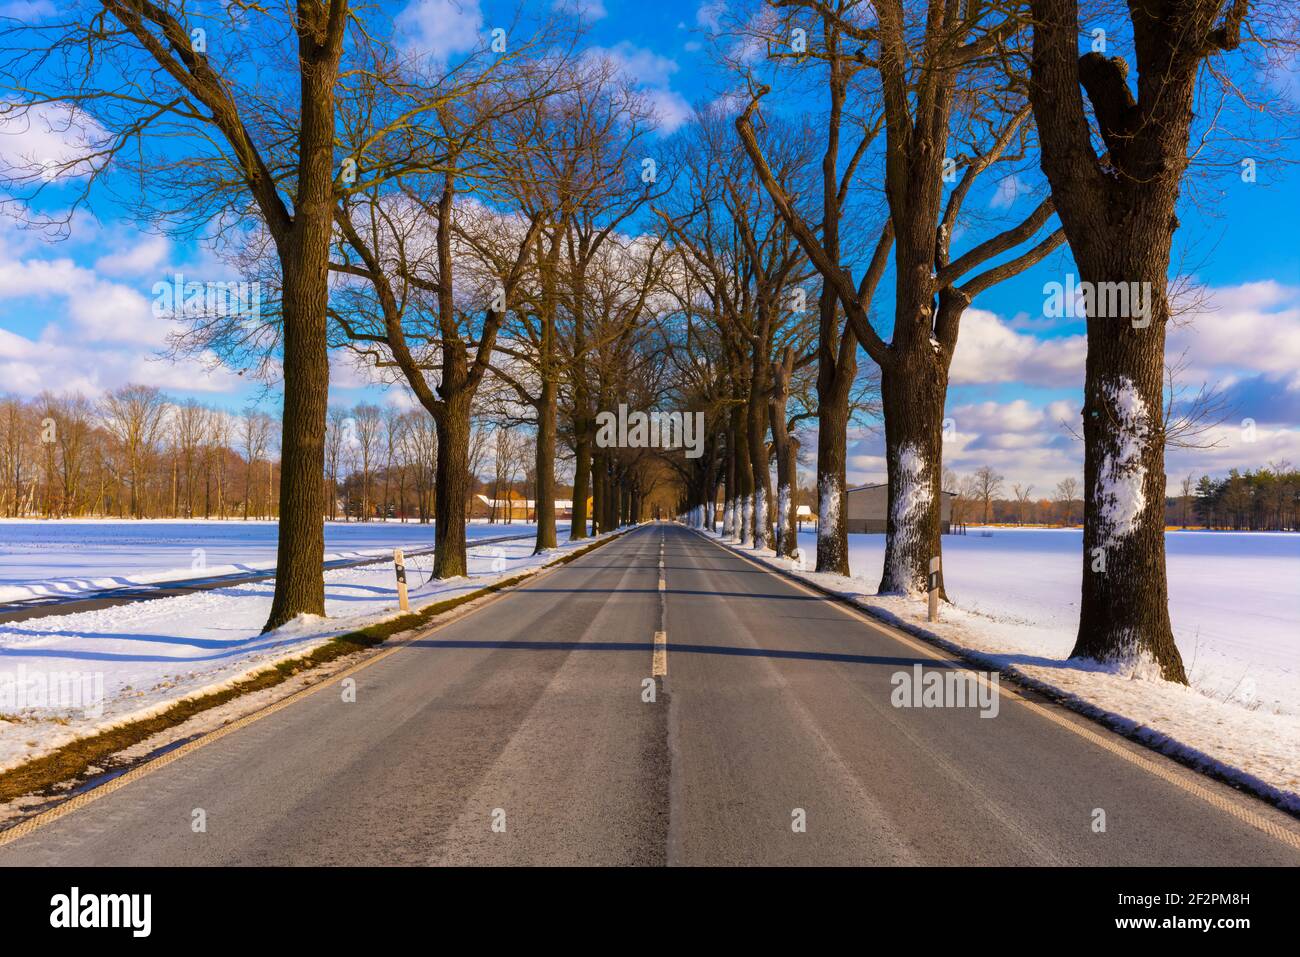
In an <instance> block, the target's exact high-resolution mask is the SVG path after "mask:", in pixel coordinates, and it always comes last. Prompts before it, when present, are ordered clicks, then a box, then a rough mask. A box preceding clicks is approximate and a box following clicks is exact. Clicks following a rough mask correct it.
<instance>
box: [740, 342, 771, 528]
mask: <svg viewBox="0 0 1300 957" xmlns="http://www.w3.org/2000/svg"><path fill="white" fill-rule="evenodd" d="M754 364H755V365H756V366H766V365H767V362H766V360H765V359H763V358H762V357H761V356H758V355H755V356H754ZM767 418H768V416H767V376H766V374H761V375H760V374H757V373H756V374H755V375H754V377H753V378H752V379H751V380H750V391H749V401H748V403H746V406H745V419H746V422H745V428H746V435H745V440H746V441H745V444H746V446H747V447H748V449H749V470H750V473H751V474H752V476H753V483H754V496H753V498H754V518H753V545H754V547H755V548H766V547H767V546H768V545H770V544H771V542H772V515H773V512H774V511H775V505H774V503H773V501H772V471H771V469H770V468H769V467H768V457H767V443H766V442H765V441H763V437H764V435H765V434H766V433H767Z"/></svg>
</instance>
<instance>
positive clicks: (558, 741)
mask: <svg viewBox="0 0 1300 957" xmlns="http://www.w3.org/2000/svg"><path fill="white" fill-rule="evenodd" d="M661 542H662V545H663V553H664V567H665V571H664V578H665V582H666V590H665V591H664V592H662V593H661V592H660V591H659V587H658V580H659V555H660V548H661ZM660 630H663V631H666V632H667V642H668V658H667V661H668V668H667V676H666V677H665V678H664V679H662V680H661V681H660V682H659V683H658V684H654V689H655V691H656V694H655V699H656V700H655V701H654V702H653V703H646V702H645V701H643V694H644V688H645V682H646V679H647V678H649V676H650V674H651V658H652V651H653V647H654V633H655V632H656V631H660ZM917 661H920V662H921V663H922V664H924V665H925V666H926V667H927V668H929V667H932V666H934V664H935V663H934V662H933V661H932V660H931V659H928V658H924V657H919V656H918V654H917V652H916V651H915V650H913V649H912V648H909V647H908V646H907V645H906V644H904V643H902V642H900V641H899V640H897V639H896V638H894V637H893V636H891V635H890V634H889V633H888V632H886V631H884V630H882V629H878V628H875V627H873V626H871V625H868V624H864V623H863V622H861V621H859V620H857V619H855V618H854V617H852V616H851V615H850V614H848V613H847V612H846V611H844V610H842V609H841V608H839V607H838V606H837V604H836V603H835V602H833V601H830V600H826V599H822V598H818V597H813V596H810V595H809V594H807V593H806V592H804V591H802V590H801V589H799V588H797V587H795V586H794V585H792V584H791V583H789V582H787V581H785V580H784V579H782V578H780V577H778V576H775V575H773V574H770V573H768V572H765V571H763V570H761V569H758V568H756V567H754V566H752V565H750V564H749V563H747V562H745V561H743V560H742V559H740V558H739V557H737V556H735V555H733V554H731V553H730V552H728V551H726V550H724V549H722V548H720V547H719V546H717V545H715V544H713V543H711V542H709V541H706V540H705V539H703V538H701V537H700V536H698V535H695V534H694V533H692V532H689V531H687V530H686V529H683V528H681V527H678V526H672V525H649V526H646V527H644V528H642V529H639V530H637V531H635V532H633V533H631V534H629V535H627V536H625V537H623V538H622V539H620V540H618V541H616V542H614V543H612V544H609V545H606V546H605V547H603V548H600V549H597V550H596V551H594V552H592V553H591V554H589V555H586V556H584V557H583V558H581V559H578V560H577V561H575V562H573V563H571V564H569V565H566V566H563V567H560V568H558V569H556V570H555V571H553V572H551V573H549V574H546V575H544V576H542V577H541V578H539V579H537V580H536V581H533V582H531V583H529V584H527V585H525V586H524V587H521V588H519V589H518V590H517V591H515V592H513V593H511V594H509V595H507V596H506V597H504V598H502V599H501V600H499V601H496V602H495V603H493V604H490V605H488V606H487V607H485V608H483V609H482V610H480V611H477V612H475V613H473V614H471V615H469V616H467V617H466V618H464V619H462V620H460V621H458V622H455V623H453V624H451V625H449V626H447V627H445V628H443V629H441V630H440V631H438V632H437V633H436V634H434V635H431V636H429V637H428V638H427V639H420V640H418V641H417V642H415V643H413V644H412V645H410V646H407V647H405V648H403V649H401V650H399V651H398V652H396V653H395V654H393V655H390V656H389V657H387V658H385V659H384V660H382V661H379V662H377V663H375V664H374V665H373V666H371V667H368V668H366V669H364V670H362V671H360V672H358V673H357V674H356V675H355V678H356V701H355V703H346V702H344V701H343V700H342V695H341V693H340V690H339V688H338V687H337V686H333V687H327V688H325V689H324V690H322V691H320V692H318V693H316V694H313V695H310V696H308V697H307V698H305V699H303V700H301V701H299V702H297V703H295V704H293V705H291V706H290V707H287V708H285V709H283V710H281V711H278V712H276V713H274V714H272V715H269V716H267V717H266V718H263V719H261V720H259V721H256V722H254V723H252V724H251V725H249V726H247V727H245V728H242V729H240V730H238V731H235V732H234V733H232V734H229V735H227V736H226V737H224V738H222V739H220V740H218V741H215V742H214V743H212V744H210V745H208V746H206V747H204V748H201V749H199V750H197V751H195V752H194V753H192V754H188V755H185V756H183V757H181V758H180V759H179V760H177V761H175V762H173V763H171V764H169V765H167V766H165V767H163V768H161V769H160V770H158V771H157V772H155V773H153V774H150V775H148V776H146V777H144V778H141V779H140V780H137V781H133V782H132V783H130V784H128V785H126V786H125V787H122V788H121V789H119V790H117V791H115V792H113V793H112V794H109V795H107V796H105V797H103V798H102V799H100V800H98V801H95V802H93V803H91V804H89V805H87V806H86V807H83V808H81V809H79V810H77V811H75V812H73V813H71V814H69V815H67V816H65V817H63V818H61V819H59V820H57V821H54V822H53V823H51V824H49V825H47V826H45V827H43V828H40V829H39V830H37V831H35V832H34V833H32V834H30V835H28V836H26V837H24V838H22V839H20V840H18V841H15V842H14V843H12V844H10V845H8V846H7V847H4V848H0V864H5V865H20V864H66V865H97V864H349V865H357V864H642V865H657V864H665V863H668V864H1073V863H1079V864H1229V865H1232V864H1279V865H1286V864H1289V865H1296V864H1300V854H1298V853H1297V852H1296V851H1294V850H1292V849H1290V848H1289V847H1288V846H1286V845H1285V844H1283V843H1282V842H1281V841H1279V840H1277V839H1275V838H1274V837H1272V836H1269V835H1267V834H1265V833H1264V832H1262V831H1260V830H1258V829H1256V828H1254V827H1251V826H1250V825H1248V824H1246V823H1244V822H1242V821H1240V820H1239V819H1238V818H1236V817H1235V816H1233V815H1232V814H1230V813H1227V812H1226V811H1224V810H1222V809H1221V808H1219V807H1216V806H1215V805H1214V804H1211V803H1210V802H1207V801H1205V800H1203V799H1201V798H1199V797H1197V796H1195V795H1193V794H1191V793H1188V792H1187V791H1185V790H1184V789H1182V788H1180V787H1178V786H1177V785H1176V784H1174V783H1170V782H1169V781H1166V780H1164V779H1162V778H1161V777H1158V776H1156V775H1154V774H1152V773H1150V772H1149V771H1146V770H1144V769H1142V768H1140V767H1137V766H1135V765H1133V764H1131V763H1129V762H1127V761H1125V760H1123V759H1122V758H1120V757H1118V756H1117V755H1115V754H1113V753H1111V752H1110V751H1108V750H1107V749H1105V748H1102V747H1099V746H1097V745H1096V744H1093V743H1091V742H1089V741H1087V740H1085V739H1084V738H1081V737H1079V736H1078V735H1076V734H1073V733H1071V732H1070V731H1069V730H1068V729H1066V728H1062V727H1060V726H1059V725H1057V724H1055V723H1054V722H1052V721H1049V720H1047V719H1046V718H1044V717H1043V716H1041V715H1039V714H1036V713H1034V712H1033V711H1031V710H1030V709H1029V708H1027V707H1025V706H1024V705H1023V704H1020V703H1018V702H1016V701H1014V700H1010V698H1008V697H1006V696H1004V697H1003V699H1002V701H1001V706H1000V711H999V714H998V716H997V717H996V718H991V719H990V718H981V717H979V714H978V712H977V711H975V710H972V709H958V708H936V709H901V708H895V707H893V706H892V705H891V703H890V694H891V692H892V691H893V686H892V685H891V683H890V677H891V675H893V674H894V673H895V672H897V671H900V670H906V669H910V668H911V666H912V664H913V663H914V662H917ZM1062 713H1064V712H1062ZM1070 720H1071V721H1079V722H1082V723H1084V724H1087V722H1084V721H1083V719H1081V718H1077V717H1074V716H1070ZM1088 727H1089V728H1091V729H1092V730H1094V731H1095V730H1097V726H1095V725H1091V724H1088ZM1114 740H1115V741H1116V742H1121V739H1119V738H1115V739H1114ZM1121 743H1122V746H1123V747H1125V748H1132V749H1133V750H1135V751H1141V749H1138V748H1136V746H1134V745H1131V744H1129V743H1128V742H1121ZM1141 753H1142V754H1144V755H1146V756H1147V757H1151V754H1150V752H1145V751H1141ZM1157 760H1159V761H1162V762H1164V761H1165V759H1163V758H1157ZM1167 763H1168V767H1169V768H1171V769H1174V770H1175V772H1176V776H1178V777H1180V778H1181V777H1182V776H1186V778H1187V779H1188V780H1193V781H1195V782H1196V783H1197V784H1199V785H1201V786H1203V787H1204V786H1208V787H1211V788H1212V789H1214V792H1215V793H1216V794H1217V795H1219V796H1220V797H1221V798H1223V799H1225V800H1227V801H1230V802H1237V803H1244V804H1246V805H1248V806H1249V807H1251V808H1252V809H1253V810H1254V811H1255V812H1256V813H1260V814H1264V815H1266V816H1268V817H1269V819H1270V820H1274V821H1276V822H1278V823H1280V824H1281V825H1282V826H1283V827H1286V828H1288V829H1295V827H1296V825H1295V822H1294V821H1292V820H1291V819H1290V818H1288V817H1286V816H1285V815H1282V814H1281V813H1280V812H1276V811H1274V810H1273V809H1271V808H1269V807H1267V806H1266V805H1264V804H1263V803H1262V802H1259V801H1257V800H1255V799H1253V798H1250V797H1247V796H1243V795H1239V794H1237V793H1236V792H1235V791H1233V790H1231V789H1230V788H1227V787H1225V786H1222V785H1219V784H1217V783H1214V782H1210V781H1208V780H1207V779H1205V778H1202V777H1199V776H1197V775H1194V774H1193V773H1192V772H1190V771H1187V770H1186V769H1182V768H1179V767H1177V766H1176V765H1174V764H1173V763H1172V762H1167ZM196 808H202V809H203V810H204V812H205V814H206V820H207V830H206V832H205V833H195V832H194V831H193V830H192V828H191V821H192V820H193V812H194V810H195V809H196ZM1096 808H1102V809H1104V810H1105V812H1106V820H1107V828H1106V831H1105V832H1104V833H1094V831H1093V829H1092V826H1091V825H1092V821H1093V811H1094V809H1096ZM800 811H801V812H802V816H803V818H804V820H806V830H805V831H803V832H796V831H795V830H794V829H793V828H792V821H793V820H795V817H794V815H797V814H798V813H799V812H800ZM494 823H495V824H496V828H497V829H494ZM502 824H504V831H502V830H500V828H501V826H502Z"/></svg>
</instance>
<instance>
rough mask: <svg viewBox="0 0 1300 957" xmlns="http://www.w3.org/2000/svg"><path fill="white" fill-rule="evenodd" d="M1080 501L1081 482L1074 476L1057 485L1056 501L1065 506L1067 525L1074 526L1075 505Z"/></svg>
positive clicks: (1062, 480)
mask: <svg viewBox="0 0 1300 957" xmlns="http://www.w3.org/2000/svg"><path fill="white" fill-rule="evenodd" d="M1078 499H1079V481H1078V479H1075V478H1074V477H1073V476H1071V477H1069V478H1063V479H1061V481H1059V482H1057V483H1056V500H1057V501H1058V502H1060V503H1061V504H1062V505H1064V506H1065V524H1066V525H1072V524H1074V503H1075V502H1076V501H1078Z"/></svg>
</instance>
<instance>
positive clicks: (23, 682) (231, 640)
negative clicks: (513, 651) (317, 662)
mask: <svg viewBox="0 0 1300 957" xmlns="http://www.w3.org/2000/svg"><path fill="white" fill-rule="evenodd" d="M617 534H620V533H619V532H611V533H608V534H606V535H601V536H597V537H593V538H588V539H583V540H581V541H578V542H565V543H564V544H562V545H560V546H559V547H557V548H555V549H553V550H549V551H547V552H545V553H543V554H541V555H533V554H532V548H533V543H532V542H531V541H526V542H502V543H496V544H492V545H485V546H471V547H470V548H469V549H468V553H467V557H468V563H469V575H468V576H466V577H463V578H458V579H449V580H443V581H437V582H433V583H429V584H421V582H422V581H423V578H424V575H423V574H421V568H420V566H419V565H417V564H415V563H413V562H411V561H408V563H407V574H408V580H409V581H410V583H411V596H410V598H411V607H412V612H413V613H418V612H420V610H421V609H427V608H429V606H431V605H435V604H439V603H442V602H446V601H449V600H455V599H463V598H465V597H466V596H468V595H471V594H473V593H475V592H478V591H480V590H482V589H484V588H486V587H488V586H491V585H494V584H497V583H500V582H503V581H508V580H512V579H516V578H521V577H527V576H531V575H533V574H536V573H537V572H539V571H541V570H542V569H543V568H545V567H547V566H550V565H554V564H556V563H557V562H561V561H565V560H567V559H568V558H569V557H570V556H571V555H572V554H573V553H574V552H576V551H580V550H582V549H584V548H587V547H589V546H591V545H593V544H595V543H600V542H604V541H606V540H608V539H609V538H610V537H612V536H614V535H617ZM430 560H431V559H430V558H429V557H425V558H424V559H423V562H422V564H423V565H424V568H423V571H424V572H426V573H427V570H428V562H429V561H430ZM273 589H274V582H273V580H265V581H262V582H257V583H248V584H241V585H236V586H233V587H229V588H220V589H215V590H213V591H206V592H199V593H195V594H190V595H184V596H178V597H173V598H162V599H157V600H153V601H145V602H137V603H133V604H129V605H120V606H115V607H111V608H106V609H100V610H97V611H91V612H80V613H75V614H70V615H57V616H49V617H46V618H41V619H38V620H34V621H30V622H19V623H16V624H0V664H2V667H0V773H3V772H5V771H10V770H13V769H14V768H17V767H20V766H23V765H26V764H28V763H30V762H32V761H33V760H38V759H40V758H42V757H44V756H48V755H51V754H53V753H54V752H56V751H58V750H59V749H60V748H63V747H65V746H68V745H70V744H72V743H73V742H76V741H79V740H81V739H86V738H90V737H93V736H94V735H97V734H100V733H102V732H105V731H109V730H111V729H114V728H119V727H121V726H124V725H128V724H130V723H132V722H137V721H140V720H143V719H147V718H151V717H154V716H157V715H161V714H163V713H165V712H167V711H168V710H169V709H170V708H172V707H173V706H175V705H177V704H178V703H180V702H183V701H187V700H191V699H199V698H203V697H204V696H207V695H212V694H215V693H218V692H222V691H225V690H227V689H231V688H233V687H235V686H237V685H239V684H240V683H241V682H243V681H245V680H247V679H249V678H251V677H252V676H254V675H257V674H259V673H261V672H264V671H266V670H267V669H269V668H272V667H274V666H276V665H278V664H281V663H283V662H287V661H291V660H293V659H298V658H302V657H303V656H305V655H308V654H310V653H311V652H313V651H314V650H316V649H318V648H320V647H321V646H323V645H325V644H327V643H329V642H330V641H332V640H333V639H335V638H338V637H339V636H342V635H346V634H349V633H352V632H356V631H359V630H361V629H365V628H370V627H374V626H377V625H382V624H383V623H385V622H391V621H393V620H395V619H399V618H401V617H402V616H403V612H401V611H400V610H399V609H398V608H397V607H396V583H395V575H394V570H393V565H392V562H391V561H389V562H386V563H382V564H378V565H366V566H361V567H356V568H346V569H338V570H334V571H330V572H326V573H325V592H326V612H327V614H328V615H329V616H330V617H328V618H318V617H313V616H306V615H304V616H300V617H299V618H296V619H294V620H293V621H291V622H289V623H288V624H286V625H285V626H283V627H282V628H279V629H276V630H275V631H273V632H268V633H267V634H265V635H263V634H260V633H259V632H260V628H261V623H262V622H264V621H265V619H266V615H267V613H268V611H269V608H270V601H271V595H272V593H273ZM315 670H316V669H311V671H308V672H305V673H304V674H311V672H312V671H315ZM57 675H72V676H74V677H76V678H77V679H78V680H81V681H83V685H82V687H83V688H85V687H86V685H85V684H84V682H85V680H86V679H91V680H90V682H89V686H90V689H91V690H92V691H94V692H97V693H96V694H93V695H89V696H88V695H84V694H83V695H82V698H81V699H79V700H76V701H62V700H57V701H54V700H48V699H47V700H45V701H41V700H39V698H38V697H37V696H36V694H35V692H36V691H38V690H39V689H40V686H41V685H42V684H43V685H44V687H45V691H46V692H47V694H50V695H51V696H53V695H52V692H53V689H54V688H55V687H56V677H57ZM291 684H293V682H292V681H291V682H287V683H281V685H277V686H276V688H275V689H271V690H272V691H273V692H274V694H273V698H276V699H278V698H279V697H281V694H280V693H279V691H280V689H281V688H283V687H285V686H287V685H291ZM285 693H286V694H287V693H288V692H287V691H286V692H285ZM24 696H26V697H25V698H24ZM252 697H253V698H259V699H260V698H261V697H262V692H260V691H259V692H256V693H254V695H253V696H252ZM240 700H241V699H240V698H235V699H233V700H232V701H230V702H226V703H225V704H223V705H221V706H220V708H221V709H222V710H223V711H224V710H225V709H227V708H232V709H233V710H234V711H238V712H240V713H242V706H240V705H238V702H239V701H240ZM263 703H264V702H263ZM260 706H261V704H257V705H254V706H252V707H253V709H254V710H255V709H256V707H260ZM205 714H206V711H205V712H204V713H201V714H199V715H197V716H196V717H195V719H192V720H200V721H203V720H207V719H206V718H205V717H204V715H205ZM236 716H237V715H236ZM211 717H212V719H214V720H215V719H216V717H217V716H215V715H214V716H211ZM222 719H223V723H224V720H226V719H229V715H225V714H223V715H222ZM186 724H187V725H188V724H189V722H186ZM200 730H201V728H200ZM186 733H187V735H189V734H191V733H192V732H189V731H188V730H187V732H186ZM161 744H162V742H157V743H154V744H153V746H154V747H157V746H161Z"/></svg>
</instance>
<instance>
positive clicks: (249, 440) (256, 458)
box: [239, 409, 271, 521]
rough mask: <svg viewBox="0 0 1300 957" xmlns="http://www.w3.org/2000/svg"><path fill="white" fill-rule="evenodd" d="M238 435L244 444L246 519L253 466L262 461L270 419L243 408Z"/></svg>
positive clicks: (261, 413)
mask: <svg viewBox="0 0 1300 957" xmlns="http://www.w3.org/2000/svg"><path fill="white" fill-rule="evenodd" d="M239 430H240V431H239V437H240V440H241V441H242V442H243V444H244V521H248V512H249V505H250V502H251V500H252V498H253V466H254V465H256V464H257V463H258V462H260V461H262V456H264V455H265V454H266V448H267V443H268V442H269V441H270V439H271V420H270V418H269V417H268V416H267V414H266V413H265V412H259V411H258V410H257V409H245V410H244V413H243V415H241V416H240V419H239Z"/></svg>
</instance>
